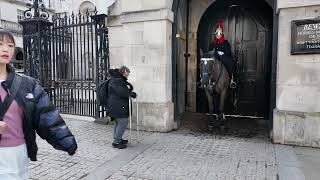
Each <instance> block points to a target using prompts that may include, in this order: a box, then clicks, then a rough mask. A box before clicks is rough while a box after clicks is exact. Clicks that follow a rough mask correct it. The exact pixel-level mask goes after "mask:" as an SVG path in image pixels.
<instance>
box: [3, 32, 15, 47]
mask: <svg viewBox="0 0 320 180" xmlns="http://www.w3.org/2000/svg"><path fill="white" fill-rule="evenodd" d="M4 39H7V40H9V42H11V43H13V44H16V42H15V40H14V37H13V35H12V34H11V32H9V31H6V30H0V41H3V40H4Z"/></svg>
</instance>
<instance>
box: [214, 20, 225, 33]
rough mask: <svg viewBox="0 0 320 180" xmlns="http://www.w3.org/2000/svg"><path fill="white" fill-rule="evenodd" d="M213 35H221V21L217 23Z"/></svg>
mask: <svg viewBox="0 0 320 180" xmlns="http://www.w3.org/2000/svg"><path fill="white" fill-rule="evenodd" d="M215 35H223V21H222V20H221V19H220V20H218V22H217V26H216V31H215Z"/></svg>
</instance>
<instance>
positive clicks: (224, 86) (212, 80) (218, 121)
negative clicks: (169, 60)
mask: <svg viewBox="0 0 320 180" xmlns="http://www.w3.org/2000/svg"><path fill="white" fill-rule="evenodd" d="M229 81H230V77H229V74H228V71H227V69H226V68H225V67H224V65H223V64H222V63H221V61H219V60H217V59H216V58H215V57H214V50H213V51H209V52H207V53H203V52H202V50H201V49H200V88H202V89H204V91H205V94H206V97H207V100H208V105H209V113H210V115H211V116H212V115H213V113H214V105H213V95H214V93H217V94H218V95H219V96H220V98H219V99H220V102H219V109H218V111H217V112H218V113H217V116H216V118H210V119H211V120H210V124H209V130H212V128H213V127H214V126H220V127H221V128H222V129H223V128H224V127H225V121H226V118H225V116H224V105H225V100H226V97H227V94H228V89H229ZM212 117H213V116H212Z"/></svg>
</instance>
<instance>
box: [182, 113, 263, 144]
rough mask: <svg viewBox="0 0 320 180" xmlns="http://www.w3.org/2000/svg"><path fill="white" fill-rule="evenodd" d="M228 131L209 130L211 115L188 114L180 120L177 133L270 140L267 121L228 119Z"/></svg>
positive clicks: (242, 118)
mask: <svg viewBox="0 0 320 180" xmlns="http://www.w3.org/2000/svg"><path fill="white" fill-rule="evenodd" d="M226 118H227V127H228V128H227V129H225V130H224V131H223V130H221V129H220V128H218V127H216V128H214V129H213V130H212V131H210V130H209V128H208V124H209V119H210V117H209V115H206V114H201V113H191V112H186V113H184V114H183V115H182V116H181V117H180V118H179V120H180V123H181V124H180V128H179V129H178V131H176V132H177V133H187V134H193V135H197V136H198V135H201V134H202V135H221V136H228V137H229V136H232V137H240V138H253V137H254V138H263V139H268V138H269V137H268V126H267V121H266V120H265V119H255V118H248V117H226Z"/></svg>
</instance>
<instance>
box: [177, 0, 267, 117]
mask: <svg viewBox="0 0 320 180" xmlns="http://www.w3.org/2000/svg"><path fill="white" fill-rule="evenodd" d="M230 2H231V1H229V2H228V1H225V0H224V1H222V0H199V1H190V20H189V32H188V38H189V39H188V41H189V43H188V49H189V51H188V52H185V49H184V50H182V51H184V52H183V53H181V52H180V51H181V47H184V48H185V44H184V42H185V41H181V40H180V39H178V40H177V38H176V39H175V40H176V41H178V43H177V44H178V45H177V46H178V47H179V48H177V49H173V51H179V53H178V55H176V57H178V59H177V60H176V61H177V64H179V62H180V63H182V62H184V63H185V60H183V59H184V56H180V54H189V58H188V62H187V63H188V69H187V70H186V72H187V73H185V74H186V75H185V76H186V77H183V75H182V77H183V78H179V77H177V82H179V81H181V80H182V79H184V80H185V81H186V83H187V85H188V87H187V92H186V94H187V95H186V96H185V97H186V99H185V100H184V101H185V110H186V111H191V112H196V104H197V98H196V97H197V88H196V82H197V58H198V57H197V56H198V55H197V48H198V47H197V43H198V35H197V33H198V27H199V24H200V21H201V18H202V17H203V15H204V14H205V12H206V11H207V10H208V8H209V7H212V6H215V5H219V4H220V5H219V6H222V8H228V7H229V6H230V5H232V3H241V2H242V0H237V1H232V3H230ZM259 2H260V4H265V5H267V6H269V8H271V17H272V4H273V0H266V1H265V0H260V1H259ZM259 2H258V3H259ZM261 2H262V3H261ZM174 3H176V2H174ZM180 3H181V1H180ZM250 3H251V4H254V5H255V6H256V7H259V6H260V5H259V4H258V3H256V2H255V1H252V2H250ZM250 3H247V4H250ZM181 9H183V6H182V5H179V8H178V12H179V10H181ZM185 15H186V13H185ZM180 23H181V24H182V25H180V26H182V27H183V26H185V24H186V21H183V22H180ZM271 23H272V22H271ZM182 34H183V33H182ZM178 35H180V38H181V34H180V33H178ZM174 36H175V34H173V37H174ZM182 37H184V36H183V35H182ZM182 39H185V38H182ZM173 44H174V43H173ZM270 52H271V51H270ZM173 54H174V52H173ZM182 64H183V63H182ZM182 66H185V65H182ZM182 66H181V67H182ZM182 71H184V70H182ZM178 75H180V74H178ZM177 86H178V85H177ZM179 93H181V92H179ZM177 96H178V97H179V94H178V95H177ZM180 99H181V98H180ZM177 102H179V99H178V100H177ZM180 103H181V102H180Z"/></svg>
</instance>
